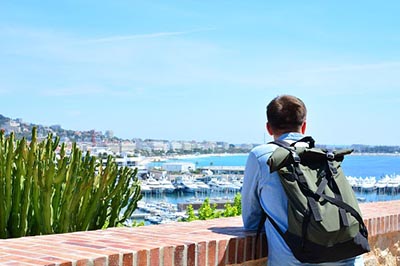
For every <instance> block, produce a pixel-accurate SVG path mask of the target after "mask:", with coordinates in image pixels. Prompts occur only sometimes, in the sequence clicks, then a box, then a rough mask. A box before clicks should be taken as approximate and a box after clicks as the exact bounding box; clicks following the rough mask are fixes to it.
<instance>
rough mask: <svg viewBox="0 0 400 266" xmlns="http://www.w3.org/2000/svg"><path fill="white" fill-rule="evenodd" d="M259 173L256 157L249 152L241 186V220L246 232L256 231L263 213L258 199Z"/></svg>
mask: <svg viewBox="0 0 400 266" xmlns="http://www.w3.org/2000/svg"><path fill="white" fill-rule="evenodd" d="M260 173H261V170H260V165H259V162H258V160H257V157H256V155H255V154H254V153H253V152H250V154H249V156H248V158H247V163H246V168H245V171H244V179H243V186H242V219H243V225H244V228H245V229H248V230H257V228H258V225H259V223H260V218H261V215H262V212H263V210H262V207H261V205H260V200H259V197H258V181H259V178H260Z"/></svg>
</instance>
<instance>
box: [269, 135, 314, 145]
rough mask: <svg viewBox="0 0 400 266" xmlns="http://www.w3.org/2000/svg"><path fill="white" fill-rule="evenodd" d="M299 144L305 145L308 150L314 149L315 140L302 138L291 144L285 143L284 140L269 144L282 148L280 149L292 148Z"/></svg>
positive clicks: (308, 137) (309, 137)
mask: <svg viewBox="0 0 400 266" xmlns="http://www.w3.org/2000/svg"><path fill="white" fill-rule="evenodd" d="M299 142H304V143H307V144H308V147H309V148H314V147H315V140H314V139H313V138H312V137H311V136H306V137H303V138H301V139H299V140H297V141H295V142H293V143H291V144H289V143H288V142H286V141H284V140H281V139H276V140H274V141H271V142H269V143H272V144H275V145H278V146H279V147H282V148H290V147H294V146H295V145H296V144H297V143H299Z"/></svg>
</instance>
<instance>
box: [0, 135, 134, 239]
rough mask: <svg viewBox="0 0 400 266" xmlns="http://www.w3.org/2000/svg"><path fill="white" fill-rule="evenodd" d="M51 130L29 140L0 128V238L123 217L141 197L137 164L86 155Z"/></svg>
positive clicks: (94, 225)
mask: <svg viewBox="0 0 400 266" xmlns="http://www.w3.org/2000/svg"><path fill="white" fill-rule="evenodd" d="M59 141H60V140H59V138H58V137H53V136H52V134H49V135H48V136H47V138H46V139H45V140H43V141H42V142H38V140H37V134H36V128H33V130H32V140H31V141H30V143H28V141H27V140H26V139H24V138H23V139H21V140H15V137H14V134H13V133H10V135H9V136H5V134H4V132H0V238H12V237H21V236H27V235H38V234H52V233H65V232H73V231H83V230H94V229H101V228H106V227H114V226H117V225H119V224H122V223H124V222H125V221H126V220H127V219H129V217H130V216H131V215H132V212H133V211H134V210H135V209H136V208H137V202H138V201H139V200H140V199H141V193H140V184H139V182H138V179H137V169H131V168H128V167H118V165H117V164H116V162H115V160H114V158H113V157H112V156H109V157H108V158H107V163H106V164H105V165H104V166H103V164H102V161H101V159H99V158H97V157H95V156H91V155H90V153H89V152H87V153H86V154H85V155H83V154H82V151H81V150H80V149H79V148H78V147H77V145H76V143H74V144H73V145H72V148H71V152H70V154H69V155H67V151H66V147H65V144H64V143H62V144H61V145H59Z"/></svg>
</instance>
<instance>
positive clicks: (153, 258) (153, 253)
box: [150, 248, 160, 266]
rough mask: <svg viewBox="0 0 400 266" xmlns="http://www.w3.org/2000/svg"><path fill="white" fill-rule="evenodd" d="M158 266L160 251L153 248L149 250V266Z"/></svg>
mask: <svg viewBox="0 0 400 266" xmlns="http://www.w3.org/2000/svg"><path fill="white" fill-rule="evenodd" d="M158 265H160V249H158V248H154V249H151V250H150V266H158Z"/></svg>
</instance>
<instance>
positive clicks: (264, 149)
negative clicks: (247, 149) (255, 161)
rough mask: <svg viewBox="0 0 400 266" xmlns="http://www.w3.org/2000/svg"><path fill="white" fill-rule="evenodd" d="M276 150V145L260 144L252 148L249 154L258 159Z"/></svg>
mask: <svg viewBox="0 0 400 266" xmlns="http://www.w3.org/2000/svg"><path fill="white" fill-rule="evenodd" d="M275 149H276V145H273V144H268V143H267V144H262V145H259V146H256V147H254V148H253V149H252V150H251V153H252V154H254V156H255V157H256V158H260V157H263V156H266V155H268V156H269V155H270V154H271V153H272V152H273V151H274V150H275Z"/></svg>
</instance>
